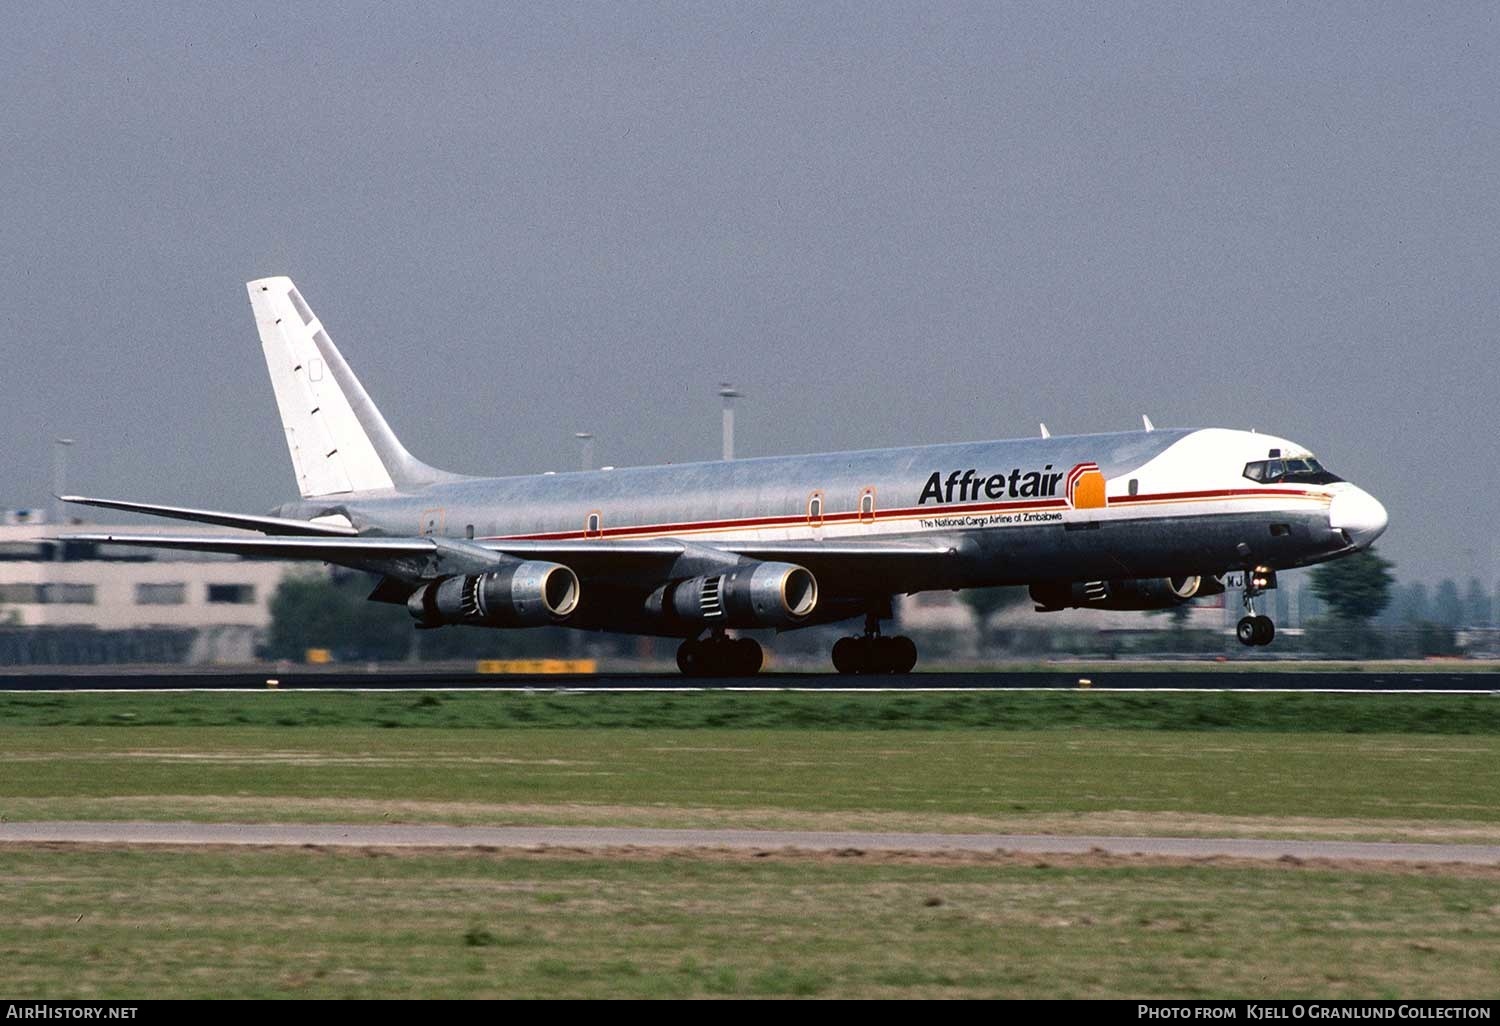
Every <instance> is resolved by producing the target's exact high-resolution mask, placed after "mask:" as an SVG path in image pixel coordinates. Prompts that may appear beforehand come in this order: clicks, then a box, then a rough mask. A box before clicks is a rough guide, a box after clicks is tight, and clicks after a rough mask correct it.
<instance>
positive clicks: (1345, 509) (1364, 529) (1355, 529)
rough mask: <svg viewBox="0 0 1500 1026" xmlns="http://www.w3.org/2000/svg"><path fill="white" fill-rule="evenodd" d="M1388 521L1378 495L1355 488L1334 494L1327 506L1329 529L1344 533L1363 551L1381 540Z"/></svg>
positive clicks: (1351, 487)
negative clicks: (1377, 540)
mask: <svg viewBox="0 0 1500 1026" xmlns="http://www.w3.org/2000/svg"><path fill="white" fill-rule="evenodd" d="M1389 519H1390V518H1389V517H1387V516H1386V512H1385V507H1384V506H1382V505H1381V504H1380V501H1379V500H1378V499H1376V498H1375V496H1373V495H1371V494H1370V493H1369V492H1367V491H1365V490H1364V489H1362V488H1356V487H1354V486H1353V485H1350V486H1349V487H1348V488H1346V489H1344V490H1343V491H1341V492H1339V493H1338V494H1337V495H1335V496H1334V497H1333V502H1332V503H1330V504H1329V506H1328V526H1329V527H1331V528H1333V529H1334V530H1335V531H1343V532H1344V534H1346V535H1347V536H1348V537H1349V540H1350V541H1352V542H1353V543H1354V544H1355V545H1356V546H1358V547H1359V548H1361V549H1365V548H1369V547H1370V543H1371V542H1373V541H1374V540H1375V539H1376V538H1379V537H1380V534H1381V532H1382V531H1384V530H1385V525H1386V524H1387V523H1389Z"/></svg>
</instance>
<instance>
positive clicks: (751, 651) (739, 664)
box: [725, 638, 765, 677]
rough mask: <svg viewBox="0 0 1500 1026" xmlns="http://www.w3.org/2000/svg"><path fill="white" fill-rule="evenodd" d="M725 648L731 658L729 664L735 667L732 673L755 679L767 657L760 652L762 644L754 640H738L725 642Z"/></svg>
mask: <svg viewBox="0 0 1500 1026" xmlns="http://www.w3.org/2000/svg"><path fill="white" fill-rule="evenodd" d="M725 648H726V649H727V654H728V655H729V656H730V659H729V663H730V665H731V666H732V667H733V669H732V671H731V672H732V673H733V675H734V676H736V677H753V676H755V675H756V674H757V673H759V672H760V668H761V664H762V663H763V662H764V661H765V655H764V653H762V652H761V650H760V643H759V642H757V641H756V640H755V639H754V638H736V639H735V640H733V641H728V642H725Z"/></svg>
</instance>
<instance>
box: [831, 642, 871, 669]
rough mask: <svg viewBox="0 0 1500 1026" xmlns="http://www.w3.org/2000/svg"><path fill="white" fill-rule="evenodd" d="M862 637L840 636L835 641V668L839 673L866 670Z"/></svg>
mask: <svg viewBox="0 0 1500 1026" xmlns="http://www.w3.org/2000/svg"><path fill="white" fill-rule="evenodd" d="M861 640H862V639H860V638H840V639H839V640H837V641H835V642H834V643H833V668H834V669H835V670H837V671H838V672H839V673H845V674H847V673H861V672H863V670H864V662H865V661H864V659H863V655H864V653H863V652H862V650H861V646H860V641H861Z"/></svg>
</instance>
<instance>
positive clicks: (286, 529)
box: [58, 495, 359, 537]
mask: <svg viewBox="0 0 1500 1026" xmlns="http://www.w3.org/2000/svg"><path fill="white" fill-rule="evenodd" d="M58 498H59V499H61V500H62V501H63V502H71V503H73V504H74V505H78V506H97V507H98V508H100V509H119V510H124V511H125V512H127V513H147V514H150V515H151V516H154V517H169V518H171V519H173V520H193V521H196V522H198V523H200V524H215V525H217V526H219V527H243V528H245V529H246V530H249V531H259V532H260V533H261V534H275V535H319V536H332V537H352V536H354V535H357V534H359V532H358V531H356V530H355V529H354V528H353V527H350V526H349V525H348V524H328V523H314V522H313V521H311V520H288V519H286V518H284V517H257V516H251V515H249V514H245V513H225V512H223V511H221V510H216V509H192V508H191V507H188V506H158V505H155V504H153V503H148V502H127V501H126V500H124V499H95V498H92V497H90V496H87V495H59V496H58Z"/></svg>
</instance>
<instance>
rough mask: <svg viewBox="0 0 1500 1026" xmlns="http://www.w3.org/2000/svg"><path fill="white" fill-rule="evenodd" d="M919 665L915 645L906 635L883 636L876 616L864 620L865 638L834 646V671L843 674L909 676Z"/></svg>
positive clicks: (846, 641) (870, 615)
mask: <svg viewBox="0 0 1500 1026" xmlns="http://www.w3.org/2000/svg"><path fill="white" fill-rule="evenodd" d="M916 665H917V646H916V643H915V642H913V641H912V640H911V639H910V638H908V637H905V636H904V635H897V636H896V637H893V638H887V637H884V636H882V635H881V633H880V618H879V617H878V616H876V615H875V614H874V613H870V614H869V615H867V616H866V617H865V633H864V635H863V636H858V637H849V638H840V639H839V640H838V641H836V642H834V644H833V668H834V669H835V670H837V671H839V672H840V673H910V672H911V671H912V667H914V666H916Z"/></svg>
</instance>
